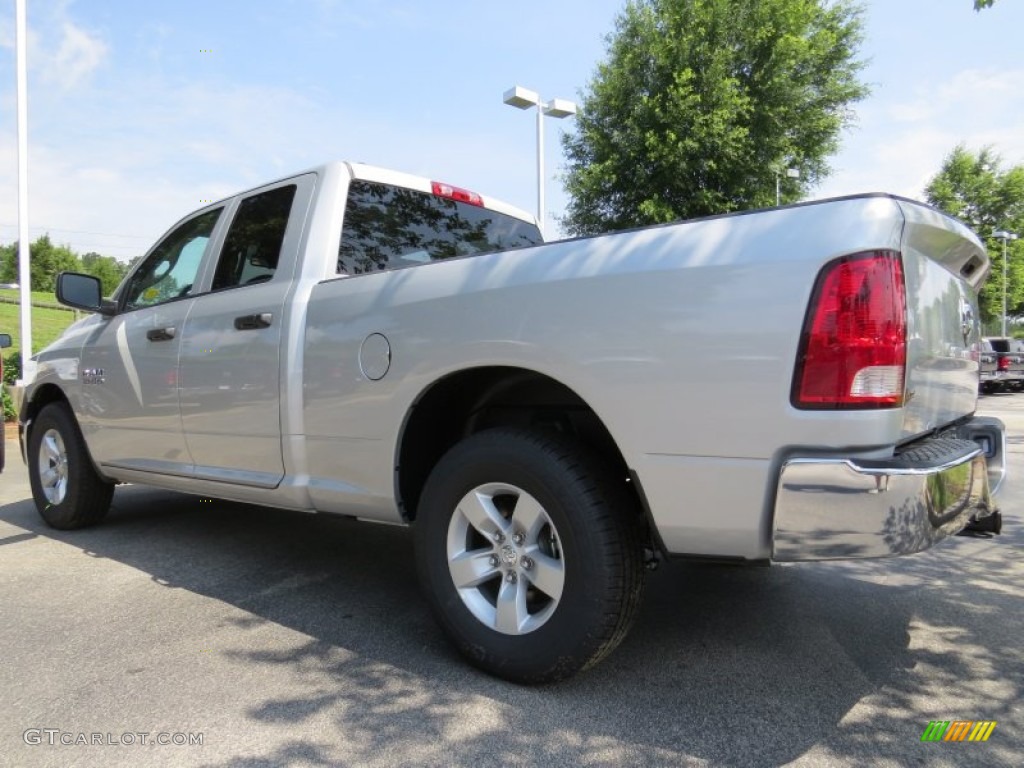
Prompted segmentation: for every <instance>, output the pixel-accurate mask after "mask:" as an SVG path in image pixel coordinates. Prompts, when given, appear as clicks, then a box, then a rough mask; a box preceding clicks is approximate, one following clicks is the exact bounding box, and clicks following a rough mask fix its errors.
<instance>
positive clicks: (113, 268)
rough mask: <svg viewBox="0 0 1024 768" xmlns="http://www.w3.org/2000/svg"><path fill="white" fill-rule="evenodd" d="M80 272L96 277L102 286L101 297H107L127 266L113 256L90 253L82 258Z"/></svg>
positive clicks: (119, 280) (123, 274) (115, 286)
mask: <svg viewBox="0 0 1024 768" xmlns="http://www.w3.org/2000/svg"><path fill="white" fill-rule="evenodd" d="M82 270H83V271H84V272H86V273H88V274H90V275H92V276H93V277H98V278H99V279H100V282H101V283H102V284H103V295H104V296H109V295H110V294H112V293H113V292H114V289H115V288H117V286H118V284H119V283H120V282H121V278H123V277H124V276H125V273H126V272H127V270H128V265H127V264H124V263H122V262H120V261H118V260H117V259H115V258H114V257H113V256H101V255H100V254H98V253H94V252H91V251H90V252H89V253H87V254H85V255H83V256H82Z"/></svg>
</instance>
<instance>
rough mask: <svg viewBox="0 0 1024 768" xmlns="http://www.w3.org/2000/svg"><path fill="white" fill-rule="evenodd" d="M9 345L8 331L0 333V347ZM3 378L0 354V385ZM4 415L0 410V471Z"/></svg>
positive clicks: (2, 362) (2, 452) (2, 462)
mask: <svg viewBox="0 0 1024 768" xmlns="http://www.w3.org/2000/svg"><path fill="white" fill-rule="evenodd" d="M9 346H11V335H10V334H9V333H0V349H7V348H8V347H9ZM3 380H4V358H3V356H2V355H0V387H2V386H3ZM5 437H6V436H5V435H4V415H3V413H2V412H0V472H3V471H4V439H5Z"/></svg>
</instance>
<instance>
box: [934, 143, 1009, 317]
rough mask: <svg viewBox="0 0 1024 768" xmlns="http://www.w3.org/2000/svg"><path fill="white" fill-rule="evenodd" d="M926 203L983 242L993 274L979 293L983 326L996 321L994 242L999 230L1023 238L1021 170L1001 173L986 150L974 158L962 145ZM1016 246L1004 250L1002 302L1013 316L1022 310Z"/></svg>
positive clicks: (997, 247) (998, 288) (998, 286)
mask: <svg viewBox="0 0 1024 768" xmlns="http://www.w3.org/2000/svg"><path fill="white" fill-rule="evenodd" d="M925 195H926V197H927V199H928V202H929V203H931V204H932V205H934V206H935V207H936V208H939V209H940V210H942V211H945V212H946V213H948V214H949V215H951V216H954V217H956V218H958V219H960V220H961V221H963V222H964V223H965V224H966V225H967V226H969V227H970V228H971V229H973V230H974V231H975V232H976V233H977V234H978V235H979V236H980V237H981V238H982V240H984V241H985V243H986V245H987V247H988V253H989V257H990V258H991V260H992V273H991V275H990V276H989V279H988V280H987V281H986V283H985V286H984V287H983V288H982V291H981V314H982V318H983V319H984V320H985V321H991V320H993V319H995V318H997V317H1000V316H1001V313H1002V301H1003V242H1002V240H1000V239H998V238H995V237H993V236H992V235H993V233H994V232H996V231H999V230H1005V231H1009V232H1015V233H1017V234H1019V235H1021V236H1022V237H1024V165H1016V166H1013V167H1012V168H1004V167H1003V163H1002V160H1001V159H1000V157H999V155H997V154H996V153H995V152H994V151H993V150H992V148H991V147H986V148H985V149H982V150H981V151H980V152H978V153H974V152H971V151H969V150H968V149H967V148H966V147H964V146H963V145H960V146H958V147H956V148H955V149H954V150H953V151H952V152H950V154H949V155H948V156H947V157H946V160H945V161H944V162H943V164H942V168H941V170H940V171H939V172H938V173H937V174H936V175H935V177H934V178H933V179H932V180H931V181H930V182H928V186H927V187H926V188H925ZM1020 252H1021V241H1020V240H1017V241H1016V242H1010V243H1009V244H1008V248H1007V254H1008V257H1009V258H1008V264H1007V271H1008V276H1009V279H1008V281H1007V289H1006V290H1007V302H1008V306H1009V308H1010V310H1011V312H1012V313H1013V314H1020V312H1021V310H1022V309H1024V307H1022V304H1024V263H1021V259H1020V256H1019V253H1020Z"/></svg>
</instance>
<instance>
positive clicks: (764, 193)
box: [562, 0, 868, 234]
mask: <svg viewBox="0 0 1024 768" xmlns="http://www.w3.org/2000/svg"><path fill="white" fill-rule="evenodd" d="M862 13H863V10H862V8H861V7H860V6H859V5H857V4H856V3H854V2H852V0H836V1H835V2H824V1H823V0H630V1H629V2H628V3H627V5H626V7H625V9H624V10H623V11H622V13H621V14H620V15H619V16H618V18H617V19H616V22H615V31H614V32H613V34H611V35H610V36H609V37H608V47H607V57H606V60H605V61H604V62H603V63H601V64H599V65H598V68H597V72H596V74H595V75H594V77H593V78H592V80H591V82H590V84H589V85H588V87H587V88H586V89H585V91H584V92H583V93H582V94H581V100H580V101H581V103H580V108H579V112H578V114H577V119H576V131H575V133H572V134H567V135H565V136H563V138H562V144H563V148H564V151H565V154H566V160H567V170H566V175H565V186H566V191H567V193H568V195H569V204H568V209H567V214H566V216H565V218H564V220H563V225H564V226H565V227H566V229H567V230H568V231H569V232H571V233H573V234H591V233H597V232H602V231H608V230H617V229H623V228H626V227H632V226H640V225H646V224H656V223H661V222H667V221H673V220H676V219H680V218H692V217H695V216H704V215H710V214H716V213H726V212H729V211H736V210H742V209H746V208H751V207H757V206H766V205H774V204H775V184H776V178H777V176H776V174H779V175H780V181H781V187H782V197H783V200H785V201H793V200H796V199H798V198H799V197H800V196H801V195H802V194H803V193H804V192H805V191H806V190H807V189H808V188H810V187H813V186H814V185H816V184H817V183H818V182H819V181H820V180H821V179H822V178H824V177H825V176H826V175H827V174H828V173H829V167H828V164H827V161H826V160H827V158H828V157H829V155H831V154H833V153H834V152H835V151H836V150H837V148H838V145H839V135H840V132H841V130H842V129H843V127H844V126H846V125H848V124H850V122H851V121H852V111H851V108H850V105H851V104H853V103H854V102H856V101H859V100H860V99H862V98H864V97H865V96H866V95H867V94H868V88H867V86H866V85H864V84H863V83H861V82H860V81H859V80H858V73H859V72H860V70H861V69H862V67H863V63H862V62H860V61H859V60H858V59H857V50H858V47H859V45H860V42H861V39H862V37H863V33H862ZM788 168H796V169H798V170H799V171H800V177H799V178H798V179H793V178H789V177H788V176H787V175H786V173H785V172H784V171H785V169H788Z"/></svg>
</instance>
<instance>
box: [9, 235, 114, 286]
mask: <svg viewBox="0 0 1024 768" xmlns="http://www.w3.org/2000/svg"><path fill="white" fill-rule="evenodd" d="M127 270H128V265H127V264H124V263H122V262H120V261H118V260H117V259H115V258H113V257H112V256H101V255H100V254H98V253H87V254H85V256H82V257H81V258H79V256H78V254H76V253H75V252H74V251H73V250H71V248H69V247H68V246H66V245H54V244H53V242H52V241H51V240H50V236H49V235H41V236H39V237H38V238H36V240H35V242H33V243H31V244H30V245H29V274H30V276H31V281H32V284H31V289H32V290H33V291H53V290H54V288H56V286H57V275H59V274H60V273H61V272H86V273H88V274H90V275H95V276H96V277H98V278H99V279H100V281H101V282H102V283H103V293H104V295H109V294H110V293H112V292H113V290H114V288H116V287H117V284H118V283H119V282H120V281H121V278H122V277H123V276H124V275H125V273H126V272H127ZM18 277H19V270H18V244H17V242H15V243H11V244H10V245H4V246H0V283H16V282H18Z"/></svg>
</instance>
